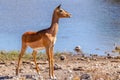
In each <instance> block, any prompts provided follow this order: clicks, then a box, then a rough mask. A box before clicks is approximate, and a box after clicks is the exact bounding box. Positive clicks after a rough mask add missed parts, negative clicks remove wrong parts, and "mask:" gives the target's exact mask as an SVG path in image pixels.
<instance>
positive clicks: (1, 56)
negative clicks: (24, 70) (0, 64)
mask: <svg viewBox="0 0 120 80" xmlns="http://www.w3.org/2000/svg"><path fill="white" fill-rule="evenodd" d="M19 53H20V52H19V51H0V61H13V60H14V61H15V60H18V57H19ZM62 54H65V53H62V52H58V51H57V52H55V55H54V56H55V58H58V57H60V55H62ZM22 59H23V60H33V56H32V54H31V53H25V54H24V55H23V57H22ZM36 59H37V60H47V55H46V53H45V52H38V53H37V55H36Z"/></svg>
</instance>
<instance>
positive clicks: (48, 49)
mask: <svg viewBox="0 0 120 80" xmlns="http://www.w3.org/2000/svg"><path fill="white" fill-rule="evenodd" d="M46 54H47V56H48V61H49V77H50V78H51V79H52V75H51V54H50V48H49V47H48V48H46Z"/></svg>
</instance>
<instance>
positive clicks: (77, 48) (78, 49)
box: [74, 46, 83, 54]
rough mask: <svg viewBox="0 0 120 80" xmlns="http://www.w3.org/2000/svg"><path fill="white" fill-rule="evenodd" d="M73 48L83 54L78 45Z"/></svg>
mask: <svg viewBox="0 0 120 80" xmlns="http://www.w3.org/2000/svg"><path fill="white" fill-rule="evenodd" d="M74 50H75V51H76V52H77V53H78V54H83V52H82V49H81V47H80V46H76V47H75V48H74Z"/></svg>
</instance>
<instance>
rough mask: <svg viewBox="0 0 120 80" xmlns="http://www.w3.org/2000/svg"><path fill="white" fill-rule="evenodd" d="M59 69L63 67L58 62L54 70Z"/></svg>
mask: <svg viewBox="0 0 120 80" xmlns="http://www.w3.org/2000/svg"><path fill="white" fill-rule="evenodd" d="M59 69H62V68H61V66H60V65H58V64H55V65H54V70H59Z"/></svg>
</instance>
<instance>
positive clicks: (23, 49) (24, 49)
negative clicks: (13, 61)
mask: <svg viewBox="0 0 120 80" xmlns="http://www.w3.org/2000/svg"><path fill="white" fill-rule="evenodd" d="M26 48H27V46H26V45H22V48H21V52H20V54H19V59H18V65H17V68H16V75H18V73H19V66H20V61H21V58H22V56H23V55H24V53H25V51H26Z"/></svg>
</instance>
